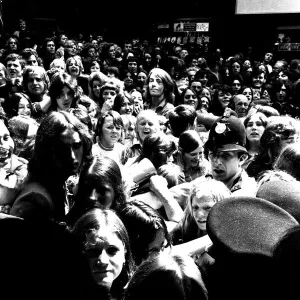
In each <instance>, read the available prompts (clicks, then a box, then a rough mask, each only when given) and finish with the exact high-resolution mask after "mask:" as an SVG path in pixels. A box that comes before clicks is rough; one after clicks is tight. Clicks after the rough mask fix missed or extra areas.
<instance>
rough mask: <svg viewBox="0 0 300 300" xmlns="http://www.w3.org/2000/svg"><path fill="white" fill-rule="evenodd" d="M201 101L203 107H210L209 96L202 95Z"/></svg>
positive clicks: (206, 108)
mask: <svg viewBox="0 0 300 300" xmlns="http://www.w3.org/2000/svg"><path fill="white" fill-rule="evenodd" d="M200 102H201V107H202V108H203V109H205V110H208V109H209V100H208V99H207V97H204V96H203V97H201V98H200Z"/></svg>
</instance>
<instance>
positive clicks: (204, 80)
mask: <svg viewBox="0 0 300 300" xmlns="http://www.w3.org/2000/svg"><path fill="white" fill-rule="evenodd" d="M199 81H200V82H201V84H202V87H205V86H206V85H207V82H208V76H207V75H206V74H204V75H203V77H202V78H200V79H199Z"/></svg>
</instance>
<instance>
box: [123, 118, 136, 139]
mask: <svg viewBox="0 0 300 300" xmlns="http://www.w3.org/2000/svg"><path fill="white" fill-rule="evenodd" d="M134 127H135V124H132V123H131V122H128V124H127V126H125V128H124V139H125V143H126V142H132V141H133V140H134V139H135V130H134Z"/></svg>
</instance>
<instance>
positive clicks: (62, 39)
mask: <svg viewBox="0 0 300 300" xmlns="http://www.w3.org/2000/svg"><path fill="white" fill-rule="evenodd" d="M67 40H68V37H67V35H66V34H65V33H62V34H60V35H59V37H58V39H57V42H56V44H57V47H58V48H57V49H56V51H55V58H62V59H63V60H65V58H64V57H65V46H66V42H67Z"/></svg>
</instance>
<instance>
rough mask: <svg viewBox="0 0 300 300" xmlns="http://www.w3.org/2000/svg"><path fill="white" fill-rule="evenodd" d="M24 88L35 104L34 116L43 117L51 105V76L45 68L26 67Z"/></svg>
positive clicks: (36, 117)
mask: <svg viewBox="0 0 300 300" xmlns="http://www.w3.org/2000/svg"><path fill="white" fill-rule="evenodd" d="M23 88H24V91H25V93H26V94H27V95H28V96H29V98H30V100H31V102H32V104H33V110H34V114H33V118H35V119H39V118H41V117H43V116H44V115H45V114H46V113H47V112H48V111H49V109H50V106H51V99H50V97H49V95H48V89H49V77H48V75H47V73H46V71H45V69H44V68H42V67H39V66H32V67H26V68H25V70H24V72H23Z"/></svg>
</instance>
